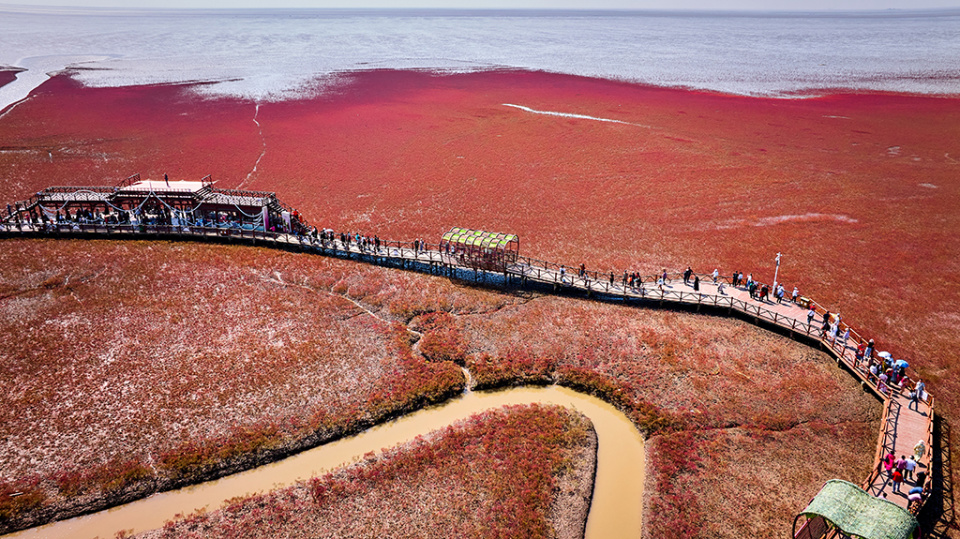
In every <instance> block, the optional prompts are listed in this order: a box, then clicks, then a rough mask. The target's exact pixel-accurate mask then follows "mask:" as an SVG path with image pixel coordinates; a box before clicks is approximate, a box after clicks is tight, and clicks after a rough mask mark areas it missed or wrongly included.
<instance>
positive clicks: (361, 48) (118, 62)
mask: <svg viewBox="0 0 960 539" xmlns="http://www.w3.org/2000/svg"><path fill="white" fill-rule="evenodd" d="M0 14H2V15H3V16H2V17H0V66H9V67H14V68H20V69H24V71H22V72H20V73H19V74H18V79H17V81H15V82H13V83H11V84H8V85H6V86H4V87H0V109H3V108H5V107H7V106H8V105H10V104H11V103H14V102H17V101H19V100H21V99H23V98H24V97H26V95H27V94H28V93H29V91H31V90H33V89H34V88H36V87H37V86H39V85H40V84H42V83H43V81H44V80H46V78H47V76H48V74H52V73H56V72H59V71H62V70H64V69H69V68H83V69H81V70H77V71H74V72H72V73H73V76H74V77H75V78H77V79H78V80H79V81H80V82H82V83H83V84H85V85H89V86H94V87H103V86H128V85H140V84H161V83H189V82H208V83H214V84H206V85H203V86H202V88H201V87H198V90H197V91H199V92H202V93H206V94H212V95H225V96H238V97H243V98H249V99H253V100H258V101H269V100H282V99H290V98H298V97H304V96H310V95H315V94H317V93H322V92H323V91H325V90H326V89H327V88H329V87H330V86H331V85H335V84H336V83H337V82H336V81H337V78H338V76H339V75H342V74H344V73H350V72H355V71H362V70H369V69H420V70H435V71H437V72H465V71H484V70H491V69H519V70H532V71H545V72H552V73H564V74H571V75H581V76H588V77H596V78H603V79H610V80H617V81H626V82H634V83H641V84H648V85H655V86H663V87H673V88H688V89H696V90H708V91H714V92H721V93H728V94H735V95H748V96H767V97H781V98H784V97H797V96H804V95H809V94H811V93H812V94H816V93H822V92H830V91H843V90H855V91H859V90H865V91H882V92H897V93H909V94H926V95H945V96H955V95H958V94H960V63H958V62H957V58H960V40H958V39H956V36H958V35H960V7H958V8H956V9H928V10H879V11H811V12H797V11H686V10H622V11H621V10H527V9H524V10H460V9H225V10H210V9H199V10H180V9H170V10H166V9H112V8H56V7H49V8H48V7H34V6H22V5H5V4H0Z"/></svg>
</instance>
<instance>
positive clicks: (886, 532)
mask: <svg viewBox="0 0 960 539" xmlns="http://www.w3.org/2000/svg"><path fill="white" fill-rule="evenodd" d="M798 524H799V525H800V526H799V528H798ZM835 530H836V531H839V532H841V534H845V535H846V536H849V537H851V538H857V539H917V538H918V537H919V535H920V527H919V525H918V524H917V519H916V518H914V517H913V515H911V514H910V513H909V512H907V510H906V509H904V508H902V507H900V506H898V505H897V504H895V503H893V502H890V501H887V500H883V499H880V498H877V497H875V496H872V495H870V494H869V493H867V492H866V491H864V490H863V489H861V488H860V487H858V486H857V485H854V484H853V483H850V482H848V481H843V480H840V479H831V480H829V481H827V482H826V483H825V484H824V485H823V488H821V489H820V492H818V493H817V495H816V497H815V498H813V500H812V501H811V502H810V505H808V506H807V508H806V509H804V510H803V511H801V512H800V514H799V515H797V517H796V518H795V519H794V520H793V537H794V538H795V539H820V538H821V537H825V536H826V537H836V535H828V534H830V533H831V532H833V531H835ZM839 537H844V535H840V536H839Z"/></svg>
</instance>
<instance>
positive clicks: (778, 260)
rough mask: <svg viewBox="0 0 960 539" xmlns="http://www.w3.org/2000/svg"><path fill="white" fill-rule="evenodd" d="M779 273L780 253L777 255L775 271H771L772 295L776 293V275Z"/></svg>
mask: <svg viewBox="0 0 960 539" xmlns="http://www.w3.org/2000/svg"><path fill="white" fill-rule="evenodd" d="M779 273H780V253H777V269H775V270H773V293H774V294H776V293H777V292H776V291H777V274H779Z"/></svg>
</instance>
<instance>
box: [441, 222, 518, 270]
mask: <svg viewBox="0 0 960 539" xmlns="http://www.w3.org/2000/svg"><path fill="white" fill-rule="evenodd" d="M440 250H441V251H442V252H445V253H450V254H452V255H454V256H456V257H457V260H458V261H459V262H460V264H463V265H464V266H469V267H472V268H480V269H485V270H495V271H506V270H507V266H509V265H510V264H515V263H516V262H517V257H518V256H519V254H520V238H519V237H518V236H516V235H515V234H502V233H499V232H485V231H483V230H471V229H469V228H451V229H450V231H449V232H447V233H446V234H444V235H443V239H441V240H440Z"/></svg>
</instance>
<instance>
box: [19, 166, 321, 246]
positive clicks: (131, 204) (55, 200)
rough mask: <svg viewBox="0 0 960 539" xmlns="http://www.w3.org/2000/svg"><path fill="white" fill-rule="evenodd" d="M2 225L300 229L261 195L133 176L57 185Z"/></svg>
mask: <svg viewBox="0 0 960 539" xmlns="http://www.w3.org/2000/svg"><path fill="white" fill-rule="evenodd" d="M4 221H6V222H11V223H12V222H18V223H20V222H23V223H30V224H34V225H46V224H48V223H49V224H55V223H79V224H115V225H130V224H149V225H162V226H180V227H188V226H197V227H215V228H223V229H231V228H232V229H239V230H255V231H267V232H293V233H298V232H300V233H302V232H305V231H306V224H305V223H304V222H303V221H302V219H301V217H300V215H299V213H298V212H296V211H294V210H292V209H291V208H289V207H287V206H286V205H284V204H283V203H282V202H280V200H279V199H277V197H276V195H275V194H274V193H271V192H266V191H241V190H237V189H218V188H216V187H215V186H214V182H213V181H212V180H211V178H210V176H206V177H205V178H203V179H201V180H200V181H181V180H177V181H170V180H168V179H167V178H166V176H165V177H164V179H163V180H143V179H141V178H140V175H139V174H136V175H134V176H131V177H129V178H127V179H126V180H124V181H123V182H121V183H120V184H118V185H116V186H96V187H78V186H57V187H48V188H46V189H44V190H42V191H39V192H38V193H36V195H34V196H33V197H31V198H30V199H29V200H26V201H22V202H17V203H15V204H14V205H13V206H10V205H8V206H7V215H6V217H5V218H4Z"/></svg>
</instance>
